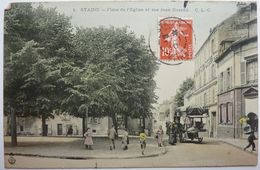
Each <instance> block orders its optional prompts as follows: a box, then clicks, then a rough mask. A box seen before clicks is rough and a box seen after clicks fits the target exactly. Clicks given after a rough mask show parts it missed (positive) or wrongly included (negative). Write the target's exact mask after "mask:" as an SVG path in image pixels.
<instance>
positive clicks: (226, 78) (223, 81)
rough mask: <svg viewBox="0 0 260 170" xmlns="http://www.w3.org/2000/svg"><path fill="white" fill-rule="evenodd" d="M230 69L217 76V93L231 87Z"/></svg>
mask: <svg viewBox="0 0 260 170" xmlns="http://www.w3.org/2000/svg"><path fill="white" fill-rule="evenodd" d="M231 69H232V67H229V68H227V69H226V70H225V71H223V72H221V73H220V76H219V81H218V84H219V92H223V91H227V90H229V89H231V88H232V87H233V84H232V70H231Z"/></svg>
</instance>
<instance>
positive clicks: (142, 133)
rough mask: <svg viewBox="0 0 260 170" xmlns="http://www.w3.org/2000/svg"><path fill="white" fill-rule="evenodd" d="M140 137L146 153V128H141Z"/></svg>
mask: <svg viewBox="0 0 260 170" xmlns="http://www.w3.org/2000/svg"><path fill="white" fill-rule="evenodd" d="M139 137H140V144H141V151H142V155H144V150H145V148H146V134H145V133H144V129H142V130H141V133H140V135H139Z"/></svg>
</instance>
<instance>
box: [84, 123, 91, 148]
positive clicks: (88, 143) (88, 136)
mask: <svg viewBox="0 0 260 170" xmlns="http://www.w3.org/2000/svg"><path fill="white" fill-rule="evenodd" d="M84 136H85V142H84V145H85V147H86V148H87V149H91V150H92V149H93V147H92V145H93V140H92V130H91V129H90V128H87V131H86V132H85V133H84Z"/></svg>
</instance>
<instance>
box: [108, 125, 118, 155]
mask: <svg viewBox="0 0 260 170" xmlns="http://www.w3.org/2000/svg"><path fill="white" fill-rule="evenodd" d="M116 135H117V133H116V130H115V128H114V125H112V127H111V128H110V129H109V130H108V138H109V144H110V150H112V148H113V149H115V148H116V147H115V137H116Z"/></svg>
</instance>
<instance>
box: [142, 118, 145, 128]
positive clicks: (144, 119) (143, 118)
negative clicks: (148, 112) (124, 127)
mask: <svg viewBox="0 0 260 170" xmlns="http://www.w3.org/2000/svg"><path fill="white" fill-rule="evenodd" d="M142 126H143V128H144V129H145V117H143V125H142Z"/></svg>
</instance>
